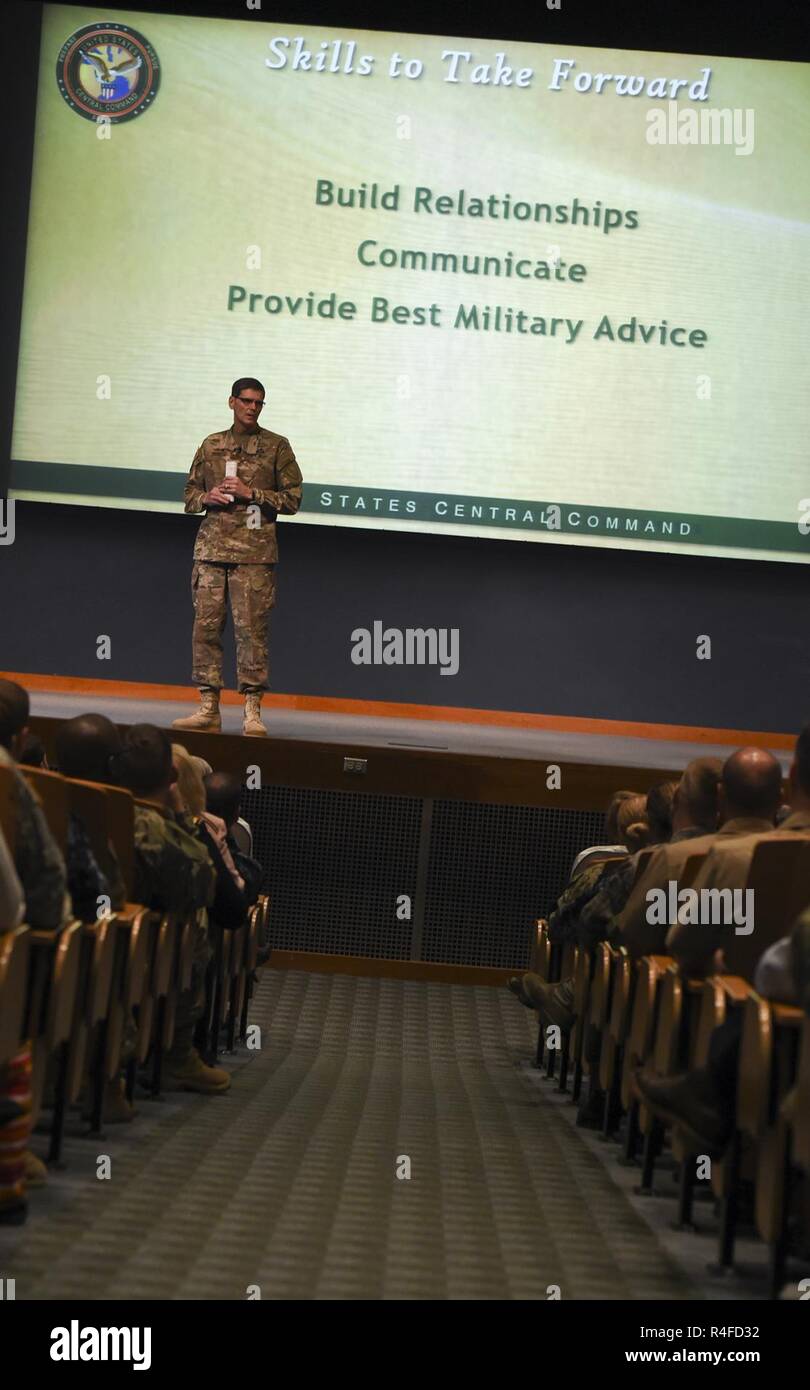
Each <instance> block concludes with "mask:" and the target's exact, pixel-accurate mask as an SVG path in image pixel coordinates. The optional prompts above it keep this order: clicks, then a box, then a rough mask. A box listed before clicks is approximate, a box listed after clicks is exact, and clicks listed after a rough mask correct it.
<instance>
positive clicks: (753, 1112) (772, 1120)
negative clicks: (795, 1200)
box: [737, 993, 805, 1298]
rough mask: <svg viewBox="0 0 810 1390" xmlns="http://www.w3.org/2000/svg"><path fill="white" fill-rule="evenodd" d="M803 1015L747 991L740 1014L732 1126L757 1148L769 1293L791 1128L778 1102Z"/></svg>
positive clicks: (776, 1286) (780, 1253)
mask: <svg viewBox="0 0 810 1390" xmlns="http://www.w3.org/2000/svg"><path fill="white" fill-rule="evenodd" d="M804 1021H805V1016H804V1014H803V1012H802V1010H801V1009H796V1008H793V1007H792V1006H790V1005H788V1004H775V1003H769V1002H768V1001H767V1000H765V999H761V998H759V996H758V995H755V994H753V993H752V994H751V995H750V996H749V998H748V999H747V1000H746V1002H745V1005H744V1013H743V1032H742V1043H741V1046H740V1068H739V1074H738V1085H737V1129H738V1131H739V1133H740V1134H741V1135H742V1136H744V1137H745V1138H747V1139H748V1140H749V1141H750V1142H751V1143H752V1144H753V1145H754V1146H755V1149H756V1158H755V1174H756V1177H755V1199H754V1219H755V1222H756V1228H757V1231H758V1233H759V1235H760V1236H761V1238H762V1240H764V1241H765V1243H766V1245H767V1247H768V1266H769V1277H768V1285H769V1292H770V1294H771V1297H773V1298H775V1297H776V1296H777V1295H778V1293H779V1290H780V1288H781V1287H782V1284H783V1283H784V1269H785V1257H786V1253H787V1218H788V1211H789V1194H790V1163H789V1145H790V1127H789V1125H788V1122H787V1120H786V1119H785V1118H784V1116H783V1115H782V1110H781V1107H782V1103H783V1101H784V1099H785V1097H786V1095H787V1094H788V1092H789V1091H790V1090H791V1089H792V1087H793V1086H794V1084H795V1082H796V1076H797V1063H798V1057H799V1046H800V1041H801V1032H802V1026H803V1024H804Z"/></svg>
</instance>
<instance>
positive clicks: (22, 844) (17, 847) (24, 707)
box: [0, 680, 71, 1224]
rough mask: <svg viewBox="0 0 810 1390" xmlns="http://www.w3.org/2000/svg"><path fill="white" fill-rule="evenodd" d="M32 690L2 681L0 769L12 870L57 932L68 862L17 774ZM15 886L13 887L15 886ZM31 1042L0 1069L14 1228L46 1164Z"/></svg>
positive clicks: (5, 1185) (44, 926)
mask: <svg viewBox="0 0 810 1390" xmlns="http://www.w3.org/2000/svg"><path fill="white" fill-rule="evenodd" d="M29 711H30V702H29V699H28V692H27V691H25V690H23V688H22V686H21V685H17V683H16V681H8V680H0V767H6V768H8V769H9V771H10V772H11V774H12V777H13V791H12V803H13V805H12V814H13V817H14V855H13V857H14V869H15V872H16V874H17V876H18V879H19V882H20V885H21V887H22V891H23V894H24V897H25V921H26V924H27V925H28V926H29V927H38V928H40V929H41V930H45V931H58V930H59V928H60V927H62V926H63V925H64V924H65V923H66V922H67V921H68V920H69V918H70V913H71V903H70V897H69V894H68V892H67V875H66V872H65V864H64V861H63V859H62V856H61V854H60V852H59V847H58V845H57V844H56V841H55V840H54V838H53V836H52V835H51V832H50V830H49V829H48V824H47V822H46V820H45V816H44V814H43V811H42V807H41V806H40V804H39V799H38V798H37V796H36V795H35V794H34V792H33V791H32V790H31V788H30V787H29V785H28V783H27V782H26V780H25V778H24V777H23V776H22V774H21V773H20V772H19V770H18V768H17V764H16V761H15V759H16V756H17V754H18V753H19V752H20V749H21V748H22V747H23V745H24V742H25V736H26V734H27V732H28V729H27V723H28V716H29ZM12 888H13V884H12ZM31 1076H32V1073H31V1043H30V1041H28V1040H26V1041H24V1042H23V1043H22V1045H21V1046H20V1048H19V1049H18V1050H17V1052H16V1053H15V1054H14V1055H13V1056H12V1057H11V1058H9V1060H8V1061H7V1062H6V1063H5V1065H4V1066H2V1067H0V1222H2V1223H3V1224H8V1223H12V1224H16V1223H19V1222H21V1221H24V1220H25V1218H26V1215H27V1212H28V1198H27V1188H28V1182H29V1179H33V1181H41V1180H42V1177H43V1176H44V1169H43V1165H42V1164H41V1163H40V1162H39V1160H38V1159H36V1158H35V1157H34V1155H33V1154H32V1153H31V1152H30V1150H29V1148H28V1141H29V1138H30V1134H31V1124H32V1115H31V1104H32V1091H31Z"/></svg>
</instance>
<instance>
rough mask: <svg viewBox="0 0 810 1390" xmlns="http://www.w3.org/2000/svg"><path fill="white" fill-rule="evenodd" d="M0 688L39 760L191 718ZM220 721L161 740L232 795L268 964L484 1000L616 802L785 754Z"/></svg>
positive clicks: (510, 725) (447, 716)
mask: <svg viewBox="0 0 810 1390" xmlns="http://www.w3.org/2000/svg"><path fill="white" fill-rule="evenodd" d="M12 678H13V679H19V681H20V683H21V684H23V685H25V687H26V688H27V689H28V690H29V691H30V692H31V700H32V720H31V723H32V727H33V728H34V730H35V731H36V732H38V733H39V734H40V735H41V737H42V738H43V741H44V743H45V746H46V750H47V752H48V755H49V760H53V757H54V740H55V738H56V734H57V732H58V728H59V724H60V723H61V721H62V720H64V719H65V718H68V717H70V716H71V715H75V714H80V713H86V712H90V711H93V712H97V713H105V714H107V715H108V716H109V717H110V718H111V719H112V720H113V721H115V722H116V723H117V724H122V725H126V724H131V723H137V722H149V723H155V724H158V725H161V726H162V727H164V728H169V727H170V725H171V722H172V720H173V719H175V718H177V716H178V715H184V714H187V713H190V712H191V710H192V709H193V708H194V705H195V694H194V692H193V691H191V690H186V689H183V688H178V687H148V686H146V687H143V686H133V685H129V686H126V687H120V686H119V687H116V686H114V685H113V683H112V682H109V683H106V685H105V683H104V682H99V683H98V684H97V685H96V684H94V683H92V682H90V681H80V682H79V681H71V682H69V681H68V679H67V678H62V681H61V682H59V683H60V684H62V685H63V688H61V689H60V688H50V689H49V688H48V682H49V681H50V680H51V679H52V678H49V677H30V676H28V677H25V676H22V675H19V676H13V677H12ZM69 684H72V685H73V687H74V688H72V689H70V688H68V689H66V688H64V685H69ZM76 686H78V687H79V688H76ZM222 709H223V716H224V729H223V732H222V733H220V734H205V733H179V732H175V731H172V736H173V738H175V739H176V740H177V741H178V742H182V743H183V744H184V745H185V746H186V748H188V749H189V751H190V752H192V753H196V754H199V755H200V756H201V757H203V758H205V759H206V760H207V761H208V762H209V763H210V764H211V766H212V767H213V768H215V769H216V770H217V771H228V772H232V773H234V774H236V775H237V776H238V777H239V779H240V782H241V783H242V786H243V788H244V791H243V796H242V807H241V809H242V814H243V815H244V816H246V817H247V819H248V821H249V822H250V824H251V826H252V828H253V832H254V847H255V853H256V857H257V858H258V859H259V860H260V862H261V863H262V864H263V865H264V867H265V885H264V886H265V891H267V892H268V893H269V894H270V897H271V903H272V910H271V917H272V937H273V944H274V947H275V949H276V952H277V959H278V958H281V959H283V960H284V963H285V964H287V965H293V966H295V965H297V966H299V967H302V968H306V969H316V970H317V969H324V968H328V969H336V968H337V969H341V970H343V969H348V970H349V971H350V972H351V973H358V974H362V973H369V972H371V973H375V974H377V973H387V974H395V975H401V974H405V975H406V976H407V975H411V976H413V975H414V974H418V976H419V978H435V979H441V978H449V974H448V972H453V971H455V972H458V971H459V970H461V971H462V972H464V978H465V980H467V979H468V976H472V977H475V978H476V979H478V980H479V981H480V982H481V983H488V984H493V983H496V982H497V981H498V980H499V979H502V978H503V972H511V971H514V970H515V969H521V968H523V969H525V968H526V967H527V966H528V963H529V959H530V952H531V946H532V941H533V938H534V933H535V924H536V921H537V918H538V916H546V915H547V914H548V912H549V911H550V910H551V908H552V907H553V905H554V903H555V902H556V900H557V898H558V897H559V895H560V893H561V892H562V890H563V888H564V887H565V885H566V883H567V881H568V876H569V874H570V869H571V864H572V861H573V859H574V856H575V855H576V854H577V853H578V851H579V850H581V849H582V848H583V847H584V846H586V845H592V844H598V843H600V842H601V840H602V837H603V835H604V811H605V808H606V806H607V804H608V801H609V800H610V797H611V796H612V795H613V793H614V792H615V791H616V790H617V789H618V788H620V787H630V788H632V789H637V790H639V791H642V792H644V791H646V790H647V789H648V788H649V787H651V786H653V785H654V784H655V783H657V782H660V781H661V780H663V779H669V778H673V777H677V776H678V775H679V773H680V772H681V771H682V769H683V768H684V767H685V766H686V764H687V763H688V762H689V760H690V759H691V758H693V757H695V756H697V755H699V754H716V755H718V756H719V757H724V756H727V755H728V753H729V752H730V751H731V749H732V748H735V747H739V746H741V745H743V744H750V743H757V744H758V745H759V746H764V747H771V748H773V750H774V752H775V753H776V754H777V755H778V756H779V758H780V759H781V761H782V765H783V767H785V768H787V766H788V763H789V760H790V756H791V749H792V746H793V742H794V740H793V738H791V737H788V736H786V735H781V734H780V735H767V734H751V733H747V732H742V731H735V730H705V729H704V730H701V729H674V728H672V727H668V728H667V727H662V726H657V725H632V724H608V723H600V722H598V721H594V720H585V719H574V718H571V719H564V718H558V717H556V716H549V717H544V716H538V715H519V714H510V713H504V714H499V713H498V712H496V711H476V710H456V711H452V710H444V709H436V708H432V709H430V710H426V709H425V708H424V707H419V706H411V707H409V706H381V705H365V706H360V707H357V706H354V707H352V704H351V702H349V701H339V700H336V701H327V700H316V699H314V698H311V697H297V698H296V697H284V696H278V695H271V696H268V697H267V699H266V701H265V706H264V712H265V716H266V723H267V726H268V729H269V731H270V737H268V738H245V737H244V736H243V735H242V733H241V717H242V707H241V701H240V700H239V698H238V696H236V694H235V693H233V692H229V693H227V694H226V695H225V696H224V698H223V704H222ZM348 958H351V959H350V960H349V959H348Z"/></svg>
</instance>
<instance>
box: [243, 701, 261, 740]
mask: <svg viewBox="0 0 810 1390" xmlns="http://www.w3.org/2000/svg"><path fill="white" fill-rule="evenodd" d="M242 733H243V734H254V735H255V736H256V737H258V738H267V730H266V729H265V727H264V725H263V723H262V697H261V694H260V693H259V691H257V690H256V691H248V693H247V694H246V695H245V717H244V720H243V721H242Z"/></svg>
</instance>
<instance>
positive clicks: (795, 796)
mask: <svg viewBox="0 0 810 1390" xmlns="http://www.w3.org/2000/svg"><path fill="white" fill-rule="evenodd" d="M788 780H789V782H790V806H791V810H793V811H810V724H805V726H804V728H803V729H802V731H801V733H800V734H799V737H798V738H797V740H796V747H795V749H794V752H793V761H792V763H791V764H790V773H789V776H788Z"/></svg>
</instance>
